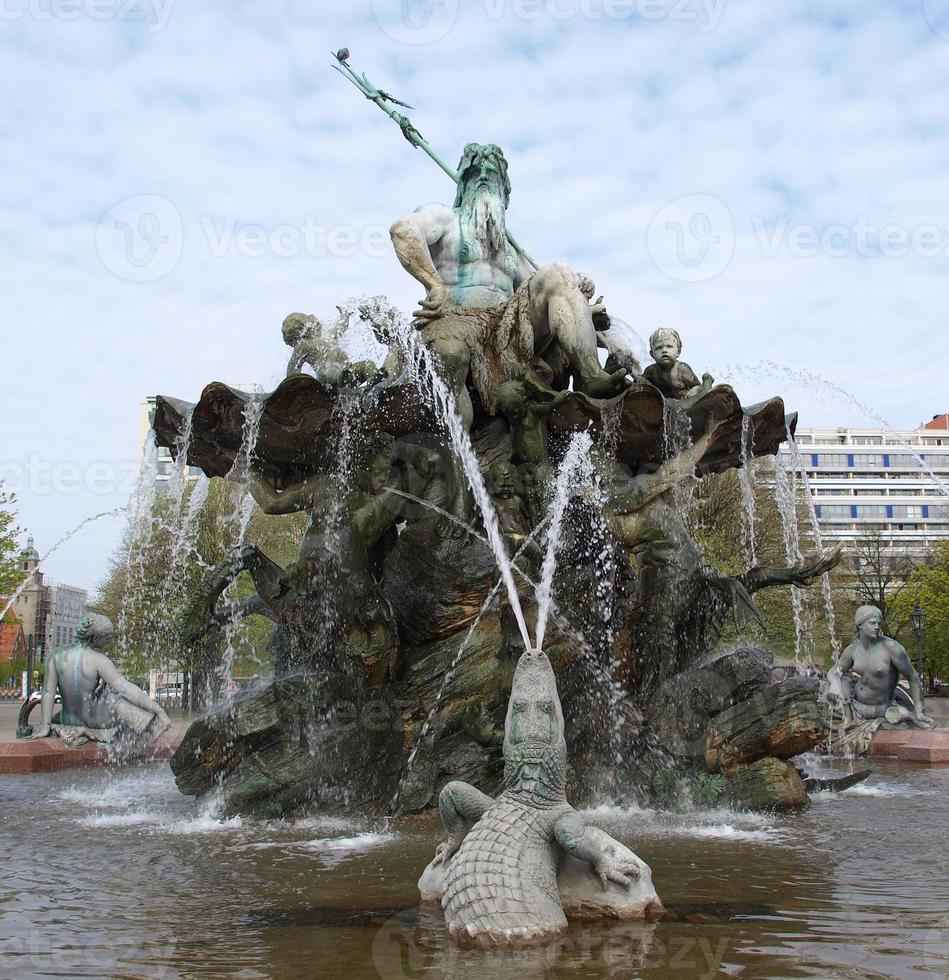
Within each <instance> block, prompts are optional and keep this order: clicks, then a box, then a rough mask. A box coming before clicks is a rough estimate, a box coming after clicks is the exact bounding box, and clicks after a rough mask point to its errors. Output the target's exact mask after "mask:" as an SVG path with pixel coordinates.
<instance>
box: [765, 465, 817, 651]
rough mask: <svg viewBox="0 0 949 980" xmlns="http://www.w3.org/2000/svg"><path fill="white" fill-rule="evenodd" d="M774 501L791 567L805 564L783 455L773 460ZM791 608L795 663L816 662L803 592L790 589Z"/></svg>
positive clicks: (794, 491)
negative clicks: (804, 658) (803, 661)
mask: <svg viewBox="0 0 949 980" xmlns="http://www.w3.org/2000/svg"><path fill="white" fill-rule="evenodd" d="M774 501H775V504H776V506H777V509H778V514H779V515H780V517H781V536H782V539H783V541H784V554H785V557H786V559H787V563H788V565H789V566H792V567H793V566H794V565H800V564H802V563H803V562H804V553H803V552H802V551H801V531H800V527H799V526H798V522H797V480H796V479H794V473H793V472H791V473H788V470H787V467H786V466H785V465H784V460H783V459H782V458H781V454H780V453H778V454H777V455H776V456H775V457H774ZM791 608H792V611H793V615H794V659H795V661H797V663H798V664H801V661H802V658H803V657H804V656H805V655H806V659H807V660H808V661H811V660H812V659H813V655H812V651H813V630H812V629H810V628H809V624H805V622H804V597H803V595H802V592H801V590H800V589H791Z"/></svg>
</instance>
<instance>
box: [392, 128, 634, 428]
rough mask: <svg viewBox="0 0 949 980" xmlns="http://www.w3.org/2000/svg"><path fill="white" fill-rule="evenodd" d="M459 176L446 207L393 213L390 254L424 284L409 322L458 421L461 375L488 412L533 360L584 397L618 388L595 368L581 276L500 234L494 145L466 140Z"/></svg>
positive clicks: (466, 412) (499, 178)
mask: <svg viewBox="0 0 949 980" xmlns="http://www.w3.org/2000/svg"><path fill="white" fill-rule="evenodd" d="M458 174H459V179H458V190H457V194H456V195H455V203H454V206H453V207H448V206H446V205H444V204H427V205H424V206H423V207H420V208H419V209H418V210H416V211H414V212H413V213H412V214H409V215H406V216H405V217H402V218H399V219H398V220H397V221H396V222H395V223H394V224H393V225H392V228H391V235H392V243H393V245H394V246H395V252H396V255H397V256H398V257H399V261H400V262H401V263H402V265H403V266H404V268H405V269H406V270H407V271H408V272H409V273H411V275H413V276H414V277H415V278H416V279H417V280H418V281H419V282H420V283H421V284H422V285H423V286H424V287H425V290H426V296H425V299H423V300H422V303H421V305H420V307H419V308H418V309H417V310H416V311H415V325H416V326H417V327H419V328H420V329H421V330H422V331H423V336H424V339H425V342H426V343H427V344H428V345H429V346H430V347H431V348H432V349H433V350H434V351H435V352H436V354H437V355H438V358H439V360H440V362H441V369H442V372H443V375H444V377H445V380H446V381H447V383H448V384H449V385H450V387H451V388H452V391H453V392H454V395H455V398H456V401H457V405H458V409H459V412H460V414H461V417H462V419H463V421H464V422H465V423H466V424H467V425H469V426H470V424H471V422H472V420H473V418H474V407H473V405H472V402H471V398H470V395H469V393H468V391H467V388H466V382H467V380H468V377H469V373H470V376H471V380H472V382H473V384H474V386H475V388H476V389H477V391H478V394H479V395H480V397H481V400H482V402H483V403H484V406H485V408H486V409H487V410H488V412H489V413H492V414H493V413H494V411H495V406H496V401H497V391H498V388H499V387H500V385H501V384H502V383H503V382H505V381H510V380H517V379H518V378H519V377H521V376H522V375H523V373H524V372H525V371H526V370H527V369H528V368H529V367H530V366H531V364H532V362H533V361H534V359H535V357H542V358H543V359H544V361H546V362H547V364H548V365H549V367H550V369H551V371H552V373H553V375H554V376H555V377H557V376H561V377H562V376H563V375H564V374H566V375H567V376H568V378H569V376H571V375H572V377H573V380H574V386H575V387H576V388H577V390H580V391H583V392H585V393H586V394H588V395H590V396H592V397H598V398H605V397H609V396H612V395H616V394H618V393H619V392H620V391H622V390H623V388H624V387H626V384H627V381H626V370H624V369H619V370H616V371H614V372H613V373H612V374H608V373H607V372H606V371H604V370H603V368H602V367H600V362H599V358H598V356H597V347H598V343H599V342H598V339H597V331H596V328H595V327H594V323H593V307H591V305H590V303H589V300H588V298H587V297H586V296H585V295H584V294H583V292H582V291H581V288H580V282H581V281H580V277H579V276H578V275H577V274H576V273H575V272H573V271H572V270H571V269H570V268H569V267H568V266H566V265H564V264H563V263H559V262H558V263H553V264H552V265H547V266H544V267H543V268H541V269H538V270H537V271H536V272H535V271H534V270H533V269H532V267H531V265H530V263H529V262H528V261H527V260H526V259H525V258H524V257H523V256H521V255H519V254H518V252H517V251H516V250H515V248H514V247H513V246H512V245H511V243H510V242H509V241H508V238H507V233H506V228H505V211H506V210H507V206H508V202H509V200H510V195H511V184H510V181H509V180H508V175H507V160H505V158H504V154H503V153H502V152H501V149H500V147H498V146H495V145H493V144H489V145H482V144H480V143H469V144H468V145H467V146H466V147H465V150H464V154H463V155H462V158H461V162H460V163H459V164H458ZM604 346H605V345H604Z"/></svg>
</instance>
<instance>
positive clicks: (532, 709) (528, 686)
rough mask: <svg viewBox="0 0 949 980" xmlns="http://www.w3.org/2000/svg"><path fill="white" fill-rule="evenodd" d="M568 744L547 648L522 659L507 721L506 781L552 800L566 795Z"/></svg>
mask: <svg viewBox="0 0 949 980" xmlns="http://www.w3.org/2000/svg"><path fill="white" fill-rule="evenodd" d="M566 771H567V744H566V741H565V740H564V726H563V709H562V708H561V707H560V697H559V695H558V694H557V680H556V678H555V677H554V671H553V668H552V667H551V666H550V661H549V660H548V659H547V654H546V653H544V652H543V651H542V650H527V651H525V652H524V653H523V654H522V655H521V658H520V660H518V662H517V667H516V668H515V671H514V683H513V684H512V685H511V697H510V700H509V701H508V705H507V718H506V719H505V722H504V783H505V786H506V787H507V789H508V790H516V791H517V792H519V793H526V794H528V795H530V796H532V797H536V798H540V799H546V800H557V801H559V800H563V799H565V790H564V782H565V779H566Z"/></svg>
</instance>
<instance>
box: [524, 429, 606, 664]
mask: <svg viewBox="0 0 949 980" xmlns="http://www.w3.org/2000/svg"><path fill="white" fill-rule="evenodd" d="M592 451H593V439H592V438H591V436H590V433H589V432H575V433H574V434H573V435H572V436H571V438H570V444H569V446H568V447H567V451H566V453H565V454H564V457H563V461H562V462H561V464H560V470H559V471H558V473H557V479H556V481H555V482H554V491H553V497H552V499H551V501H550V509H549V511H548V514H547V544H546V547H545V549H544V561H543V564H542V565H541V571H540V583H539V585H538V587H537V630H536V641H535V642H536V646H537V649H538V650H543V649H544V636H545V634H546V632H547V618H548V616H549V615H550V601H551V594H552V591H553V583H554V572H555V571H556V567H557V557H558V554H559V551H560V538H561V534H562V532H563V518H564V513H565V511H566V509H567V504H568V502H569V500H570V498H571V496H572V495H573V494H574V493H575V491H576V488H577V484H578V482H579V481H581V480H583V479H584V477H586V482H587V483H588V484H589V483H592V482H593V466H592V463H591V460H590V455H591V453H592Z"/></svg>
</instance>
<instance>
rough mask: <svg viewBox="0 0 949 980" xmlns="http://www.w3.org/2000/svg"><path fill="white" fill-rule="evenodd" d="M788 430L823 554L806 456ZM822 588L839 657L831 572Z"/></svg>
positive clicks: (792, 451) (824, 579)
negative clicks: (808, 477) (802, 453)
mask: <svg viewBox="0 0 949 980" xmlns="http://www.w3.org/2000/svg"><path fill="white" fill-rule="evenodd" d="M786 432H787V437H788V446H789V447H790V449H791V458H792V459H793V460H794V465H795V466H796V467H797V469H798V472H799V473H800V474H801V482H802V484H803V487H804V496H805V498H806V500H807V513H808V516H809V517H810V522H811V533H812V534H813V535H814V544H815V545H816V546H817V551H818V553H819V554H820V555H822V556H823V554H824V541H823V537H822V535H821V530H820V522H819V521H818V519H817V510H816V509H815V506H814V495H813V494H812V493H811V485H810V481H809V480H808V479H807V465H806V463H805V462H804V457H803V456H802V455H801V450H800V449H799V448H798V445H797V443H796V442H795V441H794V433H793V432H791V429H790V427H788V428H787V429H786ZM821 590H822V591H823V593H824V606H825V608H826V610H827V628H828V630H829V631H830V643H831V646H832V647H833V650H834V659H837V658H839V657H840V643H839V641H838V640H837V622H836V619H835V617H834V597H833V593H832V592H831V588H830V573H829V572H824V574H823V575H822V576H821Z"/></svg>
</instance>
